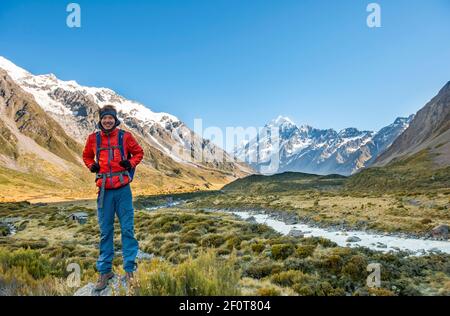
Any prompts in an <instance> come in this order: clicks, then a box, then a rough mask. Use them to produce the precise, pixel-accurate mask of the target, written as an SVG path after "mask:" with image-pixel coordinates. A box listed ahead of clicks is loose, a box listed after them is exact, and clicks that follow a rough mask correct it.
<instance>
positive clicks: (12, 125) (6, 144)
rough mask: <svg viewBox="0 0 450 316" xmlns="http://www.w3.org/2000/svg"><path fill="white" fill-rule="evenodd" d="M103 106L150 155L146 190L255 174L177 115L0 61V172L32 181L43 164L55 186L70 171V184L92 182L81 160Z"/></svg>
mask: <svg viewBox="0 0 450 316" xmlns="http://www.w3.org/2000/svg"><path fill="white" fill-rule="evenodd" d="M105 104H112V105H114V106H115V107H116V108H117V110H118V116H119V118H120V119H121V121H122V125H121V126H120V127H121V128H123V129H126V130H130V131H132V132H133V134H134V135H135V137H136V138H137V140H138V142H139V143H140V144H141V146H142V147H143V148H144V151H145V152H146V155H145V156H144V161H143V163H142V164H141V167H140V170H141V172H140V175H143V174H146V175H147V176H148V178H145V179H144V178H141V180H142V181H144V182H145V181H147V182H146V184H145V185H146V188H148V187H149V186H151V187H152V188H153V189H152V190H151V191H146V192H155V193H156V192H167V190H181V191H182V190H193V189H201V188H213V187H215V188H220V187H221V186H222V185H223V184H225V183H228V182H229V181H232V180H234V179H236V178H237V177H240V176H243V175H246V174H249V173H252V172H253V170H252V169H251V168H249V167H248V166H246V165H245V164H242V163H240V162H238V161H236V160H234V159H233V157H231V156H230V155H229V154H228V153H226V152H225V151H224V150H222V149H221V148H219V147H217V146H216V145H214V144H213V143H212V142H211V141H209V140H206V139H203V138H202V137H201V136H200V135H197V134H195V133H194V132H193V131H191V130H190V129H189V128H188V127H187V126H186V125H185V124H184V123H183V122H182V121H180V120H179V119H178V118H177V117H175V116H173V115H171V114H168V113H156V112H153V111H151V110H150V109H149V108H148V107H146V106H144V105H143V104H140V103H138V102H135V101H131V100H128V99H126V98H124V97H122V96H120V95H119V94H117V93H116V92H114V91H113V90H111V89H107V88H95V87H86V86H82V85H80V84H78V83H77V82H76V81H63V80H60V79H58V78H57V77H56V76H55V75H53V74H48V75H33V74H31V73H30V72H28V71H26V70H25V69H22V68H20V67H18V66H16V65H15V64H14V63H12V62H11V61H9V60H7V59H5V58H3V57H1V56H0V113H1V117H0V169H1V168H3V167H6V168H7V169H8V170H15V171H20V172H24V174H25V175H27V174H30V172H31V170H35V171H37V170H39V169H40V168H43V166H45V168H49V169H51V170H52V172H51V175H50V176H51V177H53V178H52V181H55V182H60V181H59V180H60V179H58V176H53V175H55V174H56V175H57V174H60V175H61V174H62V172H63V171H64V172H69V173H70V175H67V174H66V175H65V178H67V179H69V178H71V177H73V178H71V179H76V178H77V177H78V178H80V172H83V176H84V177H85V179H90V175H89V173H87V174H84V172H86V170H85V169H86V168H85V167H84V166H83V163H82V161H81V157H80V156H81V151H82V148H83V145H84V143H85V141H86V138H87V136H88V135H89V134H90V133H92V132H94V131H95V130H96V124H97V122H98V112H99V109H100V107H101V106H103V105H105ZM8 172H9V171H8ZM81 178H82V177H81ZM81 178H80V179H81ZM139 181H140V180H139V179H138V182H139ZM68 189H69V190H70V189H71V186H70V182H68Z"/></svg>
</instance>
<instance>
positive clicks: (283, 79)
mask: <svg viewBox="0 0 450 316" xmlns="http://www.w3.org/2000/svg"><path fill="white" fill-rule="evenodd" d="M69 2H70V1H55V0H52V1H50V0H48V1H46V0H40V1H19V0H2V1H1V2H0V55H2V56H4V57H6V58H8V59H10V60H12V61H13V62H14V63H16V64H18V65H19V66H22V67H23V68H25V69H27V70H29V71H31V72H33V73H36V74H41V73H49V72H52V73H55V74H56V75H57V76H58V77H59V78H61V79H64V80H72V79H73V80H76V81H78V82H79V83H80V84H83V85H89V86H102V87H109V88H112V89H114V90H116V91H117V92H119V93H120V94H122V95H124V96H125V97H127V98H130V99H134V100H137V101H139V102H141V103H143V104H145V105H147V106H149V107H150V108H151V109H152V110H154V111H164V112H169V113H171V114H174V115H176V116H178V117H179V118H180V119H182V120H183V121H184V122H186V124H188V125H189V126H191V127H192V126H193V122H194V118H202V119H203V126H204V127H206V126H219V127H226V126H244V127H247V126H256V127H258V126H263V125H264V124H265V123H266V122H268V121H269V120H271V119H272V118H275V117H277V116H278V115H279V114H282V115H286V116H289V117H290V118H292V119H293V120H294V121H295V122H296V123H299V124H302V123H307V124H309V125H312V126H314V127H318V128H335V129H342V128H345V127H357V128H359V129H373V130H377V129H379V128H381V127H383V126H385V125H387V124H390V123H391V122H393V120H394V119H395V118H396V117H397V116H407V115H409V114H411V113H415V112H416V111H417V110H419V109H420V108H421V107H422V106H423V105H424V104H425V103H426V102H427V101H429V100H430V99H431V98H432V97H433V96H434V95H435V94H436V93H437V92H438V90H439V89H440V88H441V87H442V86H443V85H444V84H445V83H446V82H447V81H449V80H450V1H448V0H386V1H377V3H379V4H380V5H381V8H382V27H381V28H375V29H371V28H368V27H367V25H366V18H367V15H368V14H369V13H368V12H366V6H367V4H369V3H370V2H373V1H369V0H366V1H365V0H342V1H337V0H326V1H325V0H303V1H302V0H159V1H151V0H147V1H94V0H89V1H88V0H86V1H78V2H77V3H79V4H80V5H81V13H82V16H81V19H82V27H81V28H80V29H70V28H68V27H67V26H66V17H67V14H68V13H66V10H65V9H66V5H67V4H68V3H69Z"/></svg>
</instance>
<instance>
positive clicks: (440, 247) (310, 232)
mask: <svg viewBox="0 0 450 316" xmlns="http://www.w3.org/2000/svg"><path fill="white" fill-rule="evenodd" d="M232 213H233V214H236V215H237V216H239V217H240V218H242V219H244V220H245V219H247V218H249V217H251V216H253V217H254V218H255V220H256V222H257V223H260V224H266V225H268V226H270V227H272V228H273V229H274V230H276V231H277V232H279V233H282V234H284V235H287V234H289V232H290V231H291V230H292V229H296V230H300V231H302V232H303V235H304V236H305V237H324V238H326V239H329V240H331V241H334V242H335V243H336V244H338V245H339V246H341V247H358V246H363V247H367V248H370V249H372V250H377V251H382V252H388V251H399V250H403V251H409V252H412V253H413V254H415V255H422V254H426V253H427V252H439V251H440V252H443V253H447V254H450V242H448V241H439V240H424V239H417V238H403V237H396V236H386V235H382V234H375V233H368V232H364V231H332V230H327V229H324V228H318V227H313V226H309V225H306V224H295V225H288V224H286V223H284V222H282V221H279V220H275V219H272V218H270V215H266V214H254V213H249V212H245V211H233V212H232ZM353 236H354V237H358V238H359V239H361V240H360V241H358V242H352V243H349V242H347V238H349V237H353Z"/></svg>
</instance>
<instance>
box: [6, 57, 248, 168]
mask: <svg viewBox="0 0 450 316" xmlns="http://www.w3.org/2000/svg"><path fill="white" fill-rule="evenodd" d="M0 68H3V69H5V70H6V71H7V73H8V75H9V76H10V77H11V78H12V79H13V80H14V81H15V82H16V83H17V84H18V85H19V86H20V87H21V88H23V89H24V90H25V91H26V92H28V93H30V94H31V95H33V97H34V98H35V100H36V102H37V103H38V104H39V105H40V106H41V107H42V108H43V109H44V110H45V111H46V112H47V113H48V114H49V115H50V116H51V117H52V118H54V119H55V120H56V121H57V122H58V123H59V124H60V125H61V126H63V127H64V129H65V131H66V132H67V133H68V134H69V135H70V136H71V137H72V138H74V139H75V140H76V141H78V142H79V143H82V144H84V141H85V139H86V137H87V136H88V135H89V134H90V133H92V132H94V131H95V130H96V124H97V122H98V110H99V107H101V106H103V105H106V104H112V105H114V106H115V107H116V108H117V110H118V116H119V118H120V119H121V121H122V122H123V125H124V126H126V127H128V128H129V129H131V130H133V131H134V132H136V133H138V134H140V135H141V136H142V137H143V138H144V139H145V140H146V141H147V142H148V143H149V144H150V145H151V146H153V147H155V148H157V149H158V150H160V151H161V152H163V153H164V154H166V155H168V156H169V157H171V158H172V159H173V160H175V161H177V162H182V163H185V164H190V165H198V164H204V163H203V162H202V161H200V162H199V161H194V162H193V161H192V160H193V159H192V156H191V153H192V151H193V150H197V151H199V152H201V153H202V155H203V161H208V162H211V163H212V164H213V167H218V168H220V166H221V164H222V163H223V162H224V161H227V164H228V165H233V166H231V167H232V169H233V168H237V169H242V170H244V169H245V170H247V171H248V170H249V169H246V167H242V166H240V165H237V164H234V162H233V159H232V158H229V156H228V154H227V153H225V152H224V151H223V150H222V149H220V148H218V147H216V146H215V145H213V144H212V143H211V142H209V141H207V140H205V139H203V138H201V137H200V136H199V135H196V134H194V133H193V132H192V131H191V130H190V129H189V128H188V127H187V126H186V125H185V124H184V123H183V122H181V121H180V120H179V119H178V118H177V117H175V116H173V115H171V114H168V113H164V112H160V113H157V112H153V111H152V110H150V109H149V108H148V107H146V106H144V105H143V104H141V103H139V102H136V101H132V100H128V99H126V98H124V97H123V96H121V95H119V94H117V93H116V92H115V91H113V90H111V89H108V88H97V87H87V86H82V85H80V84H78V83H77V82H76V81H74V80H70V81H63V80H60V79H58V78H57V77H56V76H55V75H54V74H45V75H33V74H31V73H30V72H28V71H26V70H24V69H22V68H20V67H18V66H16V65H15V64H14V63H12V62H11V61H9V60H7V59H6V58H3V57H1V56H0ZM123 125H122V126H123ZM228 167H230V166H228Z"/></svg>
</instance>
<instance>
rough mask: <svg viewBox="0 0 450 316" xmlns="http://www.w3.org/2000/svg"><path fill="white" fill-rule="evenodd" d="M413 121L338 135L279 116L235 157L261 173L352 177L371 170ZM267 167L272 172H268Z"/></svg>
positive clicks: (353, 130) (349, 131) (244, 145)
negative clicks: (373, 163) (293, 172)
mask: <svg viewBox="0 0 450 316" xmlns="http://www.w3.org/2000/svg"><path fill="white" fill-rule="evenodd" d="M412 118H413V116H410V117H409V118H398V119H396V120H395V122H394V123H392V124H391V125H389V126H386V127H385V128H383V129H381V130H380V131H378V132H373V131H359V130H358V129H356V128H346V129H343V130H341V131H339V132H336V131H335V130H333V129H327V130H320V129H316V128H313V127H311V126H308V125H302V126H300V127H298V126H297V125H296V124H294V123H293V122H292V120H290V119H289V118H287V117H283V116H279V117H278V118H276V119H274V120H272V121H270V122H269V123H268V124H266V125H265V126H264V128H262V129H261V131H260V132H259V133H258V135H257V137H256V138H254V139H252V140H251V141H249V142H247V143H245V144H242V145H241V146H240V147H238V148H237V149H236V150H235V153H234V154H235V155H236V157H237V158H238V159H240V160H242V161H245V162H247V163H249V164H250V165H251V166H252V167H254V168H255V169H257V170H258V171H260V172H261V173H279V172H285V171H299V172H308V173H315V174H331V173H337V174H342V175H350V174H353V173H355V172H357V171H358V170H360V169H361V168H364V167H367V166H369V165H370V164H371V163H372V162H373V161H374V159H375V158H376V157H377V156H378V155H379V154H380V153H382V152H383V151H384V150H386V148H388V147H389V146H390V145H391V144H392V142H393V141H394V140H395V139H396V138H397V137H398V136H399V135H400V134H401V133H402V132H403V131H404V130H405V129H406V128H407V127H408V124H409V122H410V121H411V120H412ZM268 165H271V166H272V168H270V169H265V168H266V167H267V166H268ZM265 170H270V172H267V171H265Z"/></svg>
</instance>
